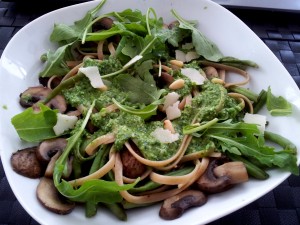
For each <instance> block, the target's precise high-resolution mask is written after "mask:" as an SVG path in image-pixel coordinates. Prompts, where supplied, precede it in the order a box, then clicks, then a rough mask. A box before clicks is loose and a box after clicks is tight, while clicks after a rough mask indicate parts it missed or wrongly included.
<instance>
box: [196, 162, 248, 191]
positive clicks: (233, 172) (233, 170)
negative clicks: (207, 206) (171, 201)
mask: <svg viewBox="0 0 300 225" xmlns="http://www.w3.org/2000/svg"><path fill="white" fill-rule="evenodd" d="M220 161H224V158H222V157H221V159H220V158H216V159H213V160H212V161H211V162H210V164H209V166H208V168H207V170H206V172H205V173H204V174H203V175H202V176H201V177H200V178H199V180H198V181H197V182H196V185H197V186H198V188H199V189H200V190H202V191H204V192H207V193H218V192H222V191H226V190H228V189H229V188H231V187H232V186H233V185H234V184H237V183H242V182H245V181H247V180H248V173H247V170H246V167H245V165H244V164H243V163H242V162H225V163H223V164H221V163H220ZM220 164H221V165H220Z"/></svg>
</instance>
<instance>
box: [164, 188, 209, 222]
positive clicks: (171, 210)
mask: <svg viewBox="0 0 300 225" xmlns="http://www.w3.org/2000/svg"><path fill="white" fill-rule="evenodd" d="M206 202H207V197H206V196H205V194H204V193H203V192H202V191H198V190H186V191H183V192H181V193H179V194H178V195H175V196H172V197H171V198H168V199H166V200H165V201H164V203H163V205H162V206H161V208H160V211H159V216H160V217H161V218H163V219H165V220H173V219H177V218H179V217H180V216H181V215H182V214H183V213H184V211H185V210H187V209H188V208H190V207H193V206H202V205H204V204H205V203H206Z"/></svg>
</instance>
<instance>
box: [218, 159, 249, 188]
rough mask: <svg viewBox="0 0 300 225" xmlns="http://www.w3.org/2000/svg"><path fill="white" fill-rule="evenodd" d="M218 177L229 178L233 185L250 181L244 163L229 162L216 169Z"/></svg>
mask: <svg viewBox="0 0 300 225" xmlns="http://www.w3.org/2000/svg"><path fill="white" fill-rule="evenodd" d="M214 174H215V175H216V176H217V177H222V176H227V177H229V179H230V182H231V184H238V183H242V182H246V181H248V179H249V177H248V173H247V170H246V167H245V165H244V163H243V162H228V163H224V164H223V165H221V166H218V167H216V168H215V169H214Z"/></svg>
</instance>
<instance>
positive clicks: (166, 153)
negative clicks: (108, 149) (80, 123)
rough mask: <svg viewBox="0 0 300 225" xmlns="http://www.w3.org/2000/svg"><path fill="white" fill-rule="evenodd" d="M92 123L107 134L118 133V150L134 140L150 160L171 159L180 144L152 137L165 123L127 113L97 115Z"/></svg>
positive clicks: (116, 144) (116, 141)
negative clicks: (148, 120) (167, 142)
mask: <svg viewBox="0 0 300 225" xmlns="http://www.w3.org/2000/svg"><path fill="white" fill-rule="evenodd" d="M92 122H93V124H94V125H96V126H100V128H101V130H102V131H103V130H104V131H105V132H106V133H107V132H115V133H116V140H115V143H114V144H115V147H116V149H117V150H121V149H122V148H123V145H124V143H125V142H126V141H128V140H133V141H134V143H135V144H136V145H137V146H138V148H139V149H140V151H141V153H142V155H143V156H144V157H145V158H147V159H150V160H164V159H167V158H169V157H171V156H172V155H173V154H175V153H176V150H177V148H178V146H179V144H180V140H178V141H176V142H173V143H170V144H164V143H161V142H159V141H158V140H157V139H156V138H154V137H153V136H152V135H151V133H152V132H153V131H154V130H155V129H156V128H157V127H163V122H161V121H152V122H145V121H144V120H143V119H142V118H141V117H139V116H136V115H131V114H128V113H125V112H119V113H118V114H117V113H114V114H112V116H110V115H106V116H103V115H101V113H97V114H94V115H93V116H92ZM105 132H104V133H105Z"/></svg>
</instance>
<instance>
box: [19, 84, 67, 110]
mask: <svg viewBox="0 0 300 225" xmlns="http://www.w3.org/2000/svg"><path fill="white" fill-rule="evenodd" d="M50 93H51V89H49V88H47V87H43V86H37V87H29V88H28V89H26V90H25V91H24V92H23V93H21V94H20V100H19V102H20V105H21V106H23V107H25V108H28V107H31V106H33V105H34V104H36V103H37V102H39V101H41V100H43V99H45V98H46V96H47V95H49V94H50ZM47 106H49V107H50V108H55V109H58V110H59V112H60V113H64V112H65V111H66V110H67V103H66V100H65V98H64V97H63V96H62V95H56V96H55V97H54V98H53V99H51V100H50V101H49V102H48V103H47Z"/></svg>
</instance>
